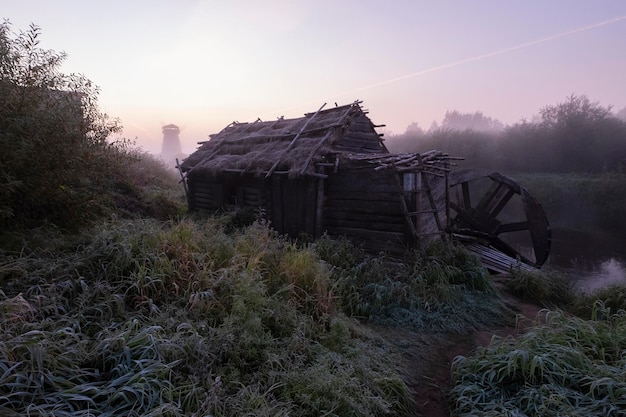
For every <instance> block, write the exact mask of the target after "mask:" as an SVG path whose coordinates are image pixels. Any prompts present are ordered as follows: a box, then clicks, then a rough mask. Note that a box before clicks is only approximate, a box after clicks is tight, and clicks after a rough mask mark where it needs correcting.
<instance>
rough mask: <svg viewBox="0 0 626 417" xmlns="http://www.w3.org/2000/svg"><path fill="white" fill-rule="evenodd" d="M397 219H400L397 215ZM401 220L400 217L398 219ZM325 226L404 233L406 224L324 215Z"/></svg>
mask: <svg viewBox="0 0 626 417" xmlns="http://www.w3.org/2000/svg"><path fill="white" fill-rule="evenodd" d="M398 219H400V218H399V217H398ZM400 220H401V219H400ZM326 227H327V228H333V227H348V228H361V229H371V230H379V231H382V232H384V231H388V232H396V233H405V232H406V225H405V224H404V222H401V223H380V222H371V221H364V220H362V219H359V218H354V217H353V218H351V219H342V218H334V217H328V216H327V217H326Z"/></svg>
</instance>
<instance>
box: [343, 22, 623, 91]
mask: <svg viewBox="0 0 626 417" xmlns="http://www.w3.org/2000/svg"><path fill="white" fill-rule="evenodd" d="M624 19H626V16H620V17H616V18H613V19H609V20H605V21H603V22H599V23H594V24H591V25H587V26H583V27H579V28H577V29H572V30H568V31H567V32H562V33H558V34H556V35H550V36H547V37H545V38H541V39H537V40H534V41H530V42H526V43H522V44H520V45H516V46H511V47H508V48H504V49H499V50H497V51H493V52H488V53H486V54H482V55H477V56H473V57H471V58H465V59H462V60H460V61H455V62H451V63H449V64H444V65H439V66H436V67H432V68H428V69H425V70H422V71H417V72H412V73H411V74H406V75H402V76H400V77H396V78H391V79H389V80H385V81H380V82H378V83H375V84H370V85H367V86H364V87H360V88H357V89H354V90H350V91H347V92H345V93H341V94H338V95H336V96H333V98H334V97H337V96H340V95H344V94H348V93H355V92H358V91H363V90H368V89H370V88H374V87H379V86H381V85H386V84H391V83H395V82H396V81H401V80H406V79H407V78H413V77H418V76H420V75H424V74H429V73H431V72H436V71H440V70H442V69H447V68H452V67H456V66H459V65H463V64H467V63H469V62H474V61H480V60H481V59H485V58H491V57H492V56H497V55H502V54H506V53H508V52H513V51H517V50H518V49H523V48H528V47H529V46H533V45H538V44H540V43H544V42H548V41H552V40H554V39H559V38H563V37H565V36H569V35H573V34H575V33H580V32H584V31H586V30H590V29H595V28H598V27H601V26H606V25H610V24H611V23H615V22H619V21H620V20H624Z"/></svg>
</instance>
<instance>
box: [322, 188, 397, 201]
mask: <svg viewBox="0 0 626 417" xmlns="http://www.w3.org/2000/svg"><path fill="white" fill-rule="evenodd" d="M329 198H333V199H341V200H361V201H396V200H397V190H396V192H395V193H392V192H389V191H385V192H370V191H369V190H368V191H352V190H350V191H343V192H336V191H335V192H333V193H329Z"/></svg>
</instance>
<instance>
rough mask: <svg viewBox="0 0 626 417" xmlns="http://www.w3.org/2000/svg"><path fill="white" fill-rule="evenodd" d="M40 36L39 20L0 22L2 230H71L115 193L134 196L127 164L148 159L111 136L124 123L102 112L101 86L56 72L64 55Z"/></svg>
mask: <svg viewBox="0 0 626 417" xmlns="http://www.w3.org/2000/svg"><path fill="white" fill-rule="evenodd" d="M39 37H40V30H39V28H38V27H37V26H34V25H31V26H30V28H29V29H28V30H27V31H26V32H20V33H19V34H15V33H13V32H12V30H11V26H10V23H9V22H7V21H5V22H4V23H2V24H0V149H2V152H1V153H0V227H1V228H2V229H3V230H5V231H6V230H11V229H12V230H16V229H23V228H27V229H30V228H34V227H38V226H42V225H49V224H52V225H55V226H57V227H60V228H62V229H76V228H77V227H79V226H80V225H82V224H85V223H86V222H88V221H89V220H90V219H93V218H94V217H96V216H99V215H102V214H105V213H108V212H109V210H111V209H114V208H115V207H116V201H115V198H116V197H120V196H121V195H124V193H126V195H127V197H128V196H129V195H130V197H132V193H133V192H134V190H133V189H132V188H133V184H134V183H133V181H134V180H131V178H141V175H139V176H135V174H136V172H132V169H133V168H134V169H136V168H138V165H137V161H138V160H142V159H144V160H145V158H144V157H143V156H142V155H138V154H137V152H136V151H135V150H134V149H133V147H132V146H131V145H132V144H131V143H129V142H128V141H126V140H117V141H111V140H110V137H111V135H112V134H115V133H118V132H120V131H121V126H120V124H119V122H118V121H117V120H115V119H110V118H109V117H108V116H107V115H106V114H103V113H101V112H100V111H99V109H98V106H97V96H98V92H99V91H98V88H97V87H95V86H94V85H93V83H92V82H91V81H89V80H88V79H87V78H85V77H84V76H82V75H77V74H69V75H67V74H63V73H61V71H60V65H61V64H62V62H63V60H64V59H65V57H66V56H65V54H64V53H58V52H55V51H51V50H45V49H42V48H40V47H39ZM142 166H143V167H145V166H146V165H145V164H143V165H142ZM118 200H120V198H118ZM127 200H128V201H136V200H137V199H136V198H127ZM117 203H119V201H118V202H117ZM129 204H130V203H129ZM153 205H154V204H153ZM148 211H149V210H148Z"/></svg>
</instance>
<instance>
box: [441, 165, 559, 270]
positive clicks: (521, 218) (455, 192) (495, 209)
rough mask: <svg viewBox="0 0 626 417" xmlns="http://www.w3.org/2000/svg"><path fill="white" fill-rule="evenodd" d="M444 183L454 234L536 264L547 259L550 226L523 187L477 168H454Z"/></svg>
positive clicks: (466, 240) (529, 263) (502, 176)
mask: <svg viewBox="0 0 626 417" xmlns="http://www.w3.org/2000/svg"><path fill="white" fill-rule="evenodd" d="M449 184H450V209H451V213H450V220H451V221H450V227H451V232H452V233H453V234H454V236H457V237H459V238H460V239H461V240H464V241H465V242H471V243H473V244H480V245H483V246H484V247H490V248H493V249H495V250H497V251H499V252H501V253H503V254H505V255H507V256H508V257H510V258H513V259H517V260H520V261H521V262H523V263H524V264H527V265H530V266H532V267H536V268H538V267H540V266H541V265H543V264H544V262H545V261H546V260H547V259H548V255H549V253H550V244H551V231H550V225H549V223H548V219H547V218H546V215H545V213H544V211H543V208H542V207H541V204H539V202H538V201H537V200H536V199H535V198H534V197H533V196H532V195H531V194H530V193H529V192H528V190H527V189H526V188H524V187H523V186H521V185H520V184H519V183H517V182H516V181H514V180H512V179H511V178H508V177H506V176H504V175H501V174H499V173H488V172H484V171H478V170H466V171H458V172H453V173H451V174H450V183H449Z"/></svg>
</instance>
